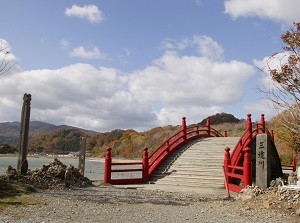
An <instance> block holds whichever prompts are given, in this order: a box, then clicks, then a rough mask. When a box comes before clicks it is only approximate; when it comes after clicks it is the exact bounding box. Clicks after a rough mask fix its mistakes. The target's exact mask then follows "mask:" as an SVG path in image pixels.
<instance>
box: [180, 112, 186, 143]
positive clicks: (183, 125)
mask: <svg viewBox="0 0 300 223" xmlns="http://www.w3.org/2000/svg"><path fill="white" fill-rule="evenodd" d="M185 120H186V117H182V124H181V128H182V139H183V141H185V140H186V121H185Z"/></svg>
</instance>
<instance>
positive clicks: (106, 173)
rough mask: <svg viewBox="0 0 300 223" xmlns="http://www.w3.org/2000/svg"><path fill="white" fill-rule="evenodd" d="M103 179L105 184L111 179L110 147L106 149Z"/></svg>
mask: <svg viewBox="0 0 300 223" xmlns="http://www.w3.org/2000/svg"><path fill="white" fill-rule="evenodd" d="M103 181H104V183H105V184H108V183H110V181H111V148H107V149H106V156H105V163H104V180H103Z"/></svg>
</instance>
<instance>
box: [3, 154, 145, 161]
mask: <svg viewBox="0 0 300 223" xmlns="http://www.w3.org/2000/svg"><path fill="white" fill-rule="evenodd" d="M0 157H9V158H14V157H15V158H18V155H14V154H0ZM27 158H34V159H40V158H41V159H43V158H47V159H51V158H53V159H54V158H57V159H58V160H79V157H59V156H41V155H36V156H31V155H29V156H27ZM85 160H86V161H92V162H101V163H104V162H105V158H100V157H86V158H85ZM112 161H113V162H139V161H141V162H142V159H140V160H137V159H132V160H129V159H122V158H112Z"/></svg>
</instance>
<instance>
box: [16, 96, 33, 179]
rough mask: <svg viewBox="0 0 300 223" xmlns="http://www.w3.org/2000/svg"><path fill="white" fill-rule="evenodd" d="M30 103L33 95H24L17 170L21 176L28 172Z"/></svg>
mask: <svg viewBox="0 0 300 223" xmlns="http://www.w3.org/2000/svg"><path fill="white" fill-rule="evenodd" d="M30 102H31V94H26V93H25V94H24V97H23V107H22V114H21V125H20V141H19V157H18V166H17V169H18V170H20V171H21V174H26V173H27V170H28V161H27V154H28V134H29V120H30Z"/></svg>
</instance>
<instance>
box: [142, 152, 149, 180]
mask: <svg viewBox="0 0 300 223" xmlns="http://www.w3.org/2000/svg"><path fill="white" fill-rule="evenodd" d="M148 180H149V159H148V148H147V147H145V148H144V153H143V181H144V182H145V181H148Z"/></svg>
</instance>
